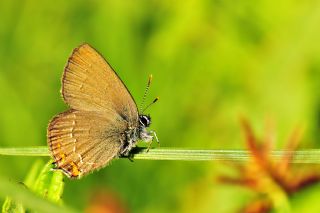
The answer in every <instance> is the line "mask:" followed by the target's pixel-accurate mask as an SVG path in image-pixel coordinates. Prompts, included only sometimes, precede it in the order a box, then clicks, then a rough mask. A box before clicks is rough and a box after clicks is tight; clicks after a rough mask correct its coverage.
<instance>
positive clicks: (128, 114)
mask: <svg viewBox="0 0 320 213" xmlns="http://www.w3.org/2000/svg"><path fill="white" fill-rule="evenodd" d="M61 93H62V96H63V99H64V101H65V102H66V103H67V104H68V105H69V106H70V108H71V109H70V110H69V111H66V112H63V113H60V114H58V115H57V116H56V117H54V118H53V119H52V120H51V121H50V123H49V126H48V131H47V137H48V145H49V148H50V151H51V154H52V156H53V158H54V160H55V164H56V168H57V169H61V170H62V171H63V172H64V173H65V174H66V175H68V176H69V177H72V178H79V177H81V176H82V175H85V174H87V173H89V172H91V171H93V170H96V169H99V168H101V167H103V166H105V165H106V164H107V163H108V162H109V161H110V160H111V159H113V158H114V157H116V156H118V155H119V153H120V150H121V148H122V147H123V143H124V140H125V138H124V137H125V136H124V135H125V131H126V130H127V129H128V128H129V127H136V126H137V125H138V110H137V106H136V104H135V102H134V99H133V98H132V96H131V94H130V93H129V91H128V90H127V88H126V86H125V85H124V84H123V82H122V81H121V80H120V78H119V77H118V76H117V74H116V73H115V72H114V71H113V69H112V68H111V67H110V65H109V64H108V63H107V62H106V61H105V59H104V58H103V57H102V56H101V55H100V54H99V53H98V52H97V51H96V50H95V49H93V48H92V47H91V46H89V45H88V44H83V45H81V46H79V47H78V48H76V49H74V51H73V52H72V54H71V56H70V58H69V60H68V63H67V65H66V67H65V70H64V73H63V77H62V89H61Z"/></svg>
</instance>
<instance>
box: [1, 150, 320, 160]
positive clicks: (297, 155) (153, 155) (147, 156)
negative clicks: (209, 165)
mask: <svg viewBox="0 0 320 213" xmlns="http://www.w3.org/2000/svg"><path fill="white" fill-rule="evenodd" d="M0 155H16V156H17V155H18V156H49V155H50V154H49V151H48V148H47V147H46V146H40V147H19V148H0ZM283 155H293V156H294V157H293V162H294V163H311V164H312V163H314V164H320V149H306V150H297V151H285V150H275V151H272V152H271V157H272V158H274V159H280V158H281V157H282V156H283ZM130 158H131V159H143V160H182V161H248V160H249V159H250V153H249V152H248V151H247V150H204V149H182V148H167V147H162V148H153V149H150V150H149V151H147V149H146V148H135V149H133V150H132V152H131V155H130Z"/></svg>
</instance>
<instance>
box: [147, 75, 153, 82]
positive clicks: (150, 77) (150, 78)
mask: <svg viewBox="0 0 320 213" xmlns="http://www.w3.org/2000/svg"><path fill="white" fill-rule="evenodd" d="M152 78H153V76H152V74H150V75H149V81H148V84H150V83H151V81H152Z"/></svg>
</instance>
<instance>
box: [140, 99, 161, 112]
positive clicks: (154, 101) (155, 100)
mask: <svg viewBox="0 0 320 213" xmlns="http://www.w3.org/2000/svg"><path fill="white" fill-rule="evenodd" d="M158 100H159V97H156V98H155V99H154V100H153V101H152V102H151V103H150V104H148V106H146V107H145V108H144V109H143V110H142V111H141V113H143V112H144V111H146V110H147V109H148V108H149V107H150V106H151V105H152V104H154V103H156V102H157V101H158Z"/></svg>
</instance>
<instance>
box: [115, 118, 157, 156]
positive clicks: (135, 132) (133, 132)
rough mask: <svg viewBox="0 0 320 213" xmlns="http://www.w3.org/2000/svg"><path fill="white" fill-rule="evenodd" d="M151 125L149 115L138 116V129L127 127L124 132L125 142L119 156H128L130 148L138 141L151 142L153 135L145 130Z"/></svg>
mask: <svg viewBox="0 0 320 213" xmlns="http://www.w3.org/2000/svg"><path fill="white" fill-rule="evenodd" d="M150 124H151V118H150V116H149V115H140V116H139V124H138V127H128V129H127V130H126V132H125V140H124V141H123V146H122V149H121V151H120V154H121V155H125V156H126V155H128V154H129V152H130V151H131V149H132V148H134V147H135V146H136V144H137V141H138V140H143V141H145V142H151V141H152V140H153V135H152V133H151V132H149V131H148V130H147V127H149V126H150Z"/></svg>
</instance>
